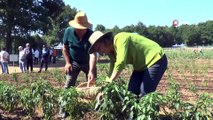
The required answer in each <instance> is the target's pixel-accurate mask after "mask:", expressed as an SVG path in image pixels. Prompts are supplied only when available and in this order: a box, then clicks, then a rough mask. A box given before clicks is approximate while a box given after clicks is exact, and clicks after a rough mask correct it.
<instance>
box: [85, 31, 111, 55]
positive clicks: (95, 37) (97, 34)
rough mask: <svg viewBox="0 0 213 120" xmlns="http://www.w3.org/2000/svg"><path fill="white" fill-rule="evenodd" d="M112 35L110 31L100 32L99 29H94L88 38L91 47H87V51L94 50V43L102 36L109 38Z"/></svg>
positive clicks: (91, 51)
mask: <svg viewBox="0 0 213 120" xmlns="http://www.w3.org/2000/svg"><path fill="white" fill-rule="evenodd" d="M111 36H112V32H107V33H105V34H104V33H102V32H101V31H95V32H94V33H93V34H92V35H91V36H90V38H89V42H90V44H91V47H90V48H89V53H93V52H95V45H96V44H97V43H98V42H100V41H101V40H102V39H103V38H109V37H111Z"/></svg>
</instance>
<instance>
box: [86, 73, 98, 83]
mask: <svg viewBox="0 0 213 120" xmlns="http://www.w3.org/2000/svg"><path fill="white" fill-rule="evenodd" d="M87 76H88V82H87V87H89V86H90V84H91V83H95V82H96V81H95V75H94V74H93V72H89V73H88V75H87Z"/></svg>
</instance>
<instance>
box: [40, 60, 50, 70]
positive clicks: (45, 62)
mask: <svg viewBox="0 0 213 120" xmlns="http://www.w3.org/2000/svg"><path fill="white" fill-rule="evenodd" d="M44 64H45V71H47V69H48V60H43V59H42V60H41V65H40V70H39V72H41V70H42V68H43V65H44Z"/></svg>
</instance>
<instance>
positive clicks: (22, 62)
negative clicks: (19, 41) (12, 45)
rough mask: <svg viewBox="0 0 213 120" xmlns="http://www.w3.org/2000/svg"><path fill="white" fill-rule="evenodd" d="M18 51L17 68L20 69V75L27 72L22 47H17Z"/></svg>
mask: <svg viewBox="0 0 213 120" xmlns="http://www.w3.org/2000/svg"><path fill="white" fill-rule="evenodd" d="M18 50H19V67H20V69H21V72H22V73H25V72H27V68H26V54H25V52H24V49H23V47H22V46H19V47H18Z"/></svg>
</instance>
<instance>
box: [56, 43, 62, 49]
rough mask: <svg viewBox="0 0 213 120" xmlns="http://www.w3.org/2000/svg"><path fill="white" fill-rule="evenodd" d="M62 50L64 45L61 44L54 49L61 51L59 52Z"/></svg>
mask: <svg viewBox="0 0 213 120" xmlns="http://www.w3.org/2000/svg"><path fill="white" fill-rule="evenodd" d="M62 48H63V44H62V43H61V42H60V43H59V44H58V45H57V46H55V47H54V49H59V50H61V49H62Z"/></svg>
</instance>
